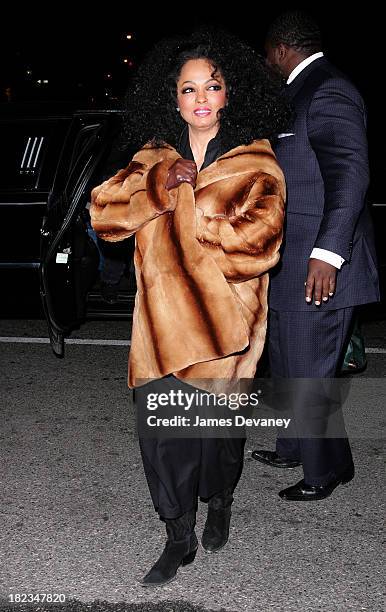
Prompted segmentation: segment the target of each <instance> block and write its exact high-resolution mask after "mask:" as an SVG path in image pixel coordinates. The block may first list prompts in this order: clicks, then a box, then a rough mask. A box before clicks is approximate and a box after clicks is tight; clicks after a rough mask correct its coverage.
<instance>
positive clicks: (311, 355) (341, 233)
mask: <svg viewBox="0 0 386 612" xmlns="http://www.w3.org/2000/svg"><path fill="white" fill-rule="evenodd" d="M287 92H288V95H289V97H290V99H291V100H292V102H293V105H294V108H295V112H296V116H295V120H294V123H293V126H292V127H291V129H290V130H288V133H291V134H292V135H282V137H280V138H278V139H277V141H276V143H273V144H274V150H275V153H276V156H277V159H278V162H279V164H280V166H281V168H282V170H283V172H284V174H285V177H286V182H287V190H288V193H287V208H286V227H285V239H284V243H283V247H282V258H281V262H280V264H279V266H278V267H277V268H276V269H275V271H274V272H273V273H272V276H271V288H270V297H269V300H270V301H269V305H270V325H269V330H270V332H269V354H270V362H271V370H272V374H273V376H274V377H275V376H279V377H280V376H283V377H286V378H291V377H294V378H295V377H296V378H297V377H300V378H303V377H304V378H306V377H308V378H324V377H333V376H335V375H336V373H337V372H338V368H339V366H340V361H341V359H342V356H343V354H344V349H345V344H346V342H347V340H348V334H349V330H350V322H351V319H352V314H353V307H354V306H356V305H359V304H365V303H369V302H374V301H377V300H378V299H379V290H378V277H377V268H376V257H375V250H374V240H373V232H372V226H371V220H370V216H369V211H368V208H367V206H366V204H365V197H366V191H367V188H368V181H369V176H368V159H367V138H366V126H365V124H366V119H365V107H364V103H363V100H362V98H361V96H360V94H359V93H358V91H357V90H356V88H355V87H354V86H353V85H352V83H350V81H349V80H348V79H347V78H346V77H345V76H344V75H343V74H342V73H340V72H339V71H338V70H337V69H336V68H334V67H333V66H332V65H331V64H330V63H329V62H328V61H327V60H326V59H325V58H324V57H322V58H319V59H316V60H314V61H313V62H312V63H311V64H310V65H309V66H307V67H306V68H305V69H304V70H303V71H302V72H301V73H300V74H299V75H298V76H297V77H296V78H295V79H294V80H293V81H292V83H291V84H290V85H288V86H287ZM314 247H315V248H321V249H326V250H329V251H332V252H334V253H336V254H338V255H340V256H341V257H343V258H344V259H345V263H344V264H343V266H342V268H341V270H339V271H338V273H337V286H336V293H335V295H334V297H333V298H331V299H330V300H329V302H328V303H323V304H322V305H321V306H320V307H317V306H315V304H314V303H313V302H312V303H311V304H307V303H306V301H305V296H304V281H305V279H306V277H307V264H308V260H309V257H310V254H311V252H312V249H313V248H314ZM303 409H304V406H303ZM277 452H278V453H279V454H280V455H281V456H283V457H288V458H296V459H299V460H301V461H302V462H303V468H304V474H305V481H306V482H307V484H315V485H318V484H326V483H327V482H328V481H329V480H331V479H332V478H334V477H335V476H339V474H340V472H341V471H343V470H344V469H345V468H346V467H347V466H348V465H349V464H350V463H351V461H352V458H351V451H350V446H349V443H348V441H347V439H345V438H336V439H324V440H323V439H320V440H319V439H313V440H310V439H300V440H298V439H289V440H288V439H287V440H286V439H278V443H277Z"/></svg>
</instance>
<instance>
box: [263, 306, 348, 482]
mask: <svg viewBox="0 0 386 612" xmlns="http://www.w3.org/2000/svg"><path fill="white" fill-rule="evenodd" d="M353 313H354V309H353V308H342V309H338V310H330V311H323V305H322V306H321V309H320V310H318V311H316V312H315V311H311V312H279V311H275V310H270V313H269V324H268V330H269V344H268V347H269V359H270V366H271V374H272V376H273V378H278V379H283V378H284V379H286V378H287V379H308V380H311V379H315V385H317V384H318V382H317V381H318V379H328V378H333V377H336V376H337V374H338V372H339V370H340V367H341V364H342V360H343V357H344V352H345V350H346V347H347V343H348V340H349V336H350V331H351V330H350V327H351V323H352V319H353ZM295 382H296V381H295ZM311 382H312V381H311ZM300 391H301V389H300ZM299 397H301V394H299ZM312 410H313V409H312V401H307V390H306V391H305V393H304V394H303V396H302V400H301V402H300V403H298V404H297V405H295V406H294V407H293V412H294V417H295V423H296V417H297V416H298V417H299V420H302V422H303V423H306V421H307V412H308V413H309V416H310V422H311V419H312V418H313V417H314V415H313V414H312ZM334 417H335V420H336V422H337V425H336V429H337V431H340V432H341V433H339V437H325V438H323V437H314V438H307V437H306V436H303V437H300V438H296V437H288V438H284V437H279V438H278V439H277V443H276V451H277V453H278V454H279V455H280V456H281V457H285V458H288V459H295V460H297V461H301V462H302V464H303V470H304V480H305V482H306V483H307V484H310V485H324V484H327V483H328V482H329V481H331V480H333V479H334V478H336V477H338V476H339V475H340V474H341V473H342V472H343V471H344V470H345V469H347V468H348V467H349V466H350V465H352V455H351V449H350V444H349V441H348V439H347V435H346V432H345V428H344V421H343V416H342V413H341V411H340V412H337V413H336V414H335V415H334ZM306 424H307V423H306Z"/></svg>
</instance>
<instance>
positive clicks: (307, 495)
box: [279, 465, 354, 501]
mask: <svg viewBox="0 0 386 612" xmlns="http://www.w3.org/2000/svg"><path fill="white" fill-rule="evenodd" d="M353 478H354V466H353V465H352V466H350V467H349V468H347V470H345V471H344V472H343V473H342V474H341V476H339V477H338V478H336V479H335V480H332V481H331V482H329V483H328V484H326V485H319V486H317V485H308V484H306V483H305V482H304V480H300V482H298V483H297V484H295V485H293V486H292V487H288V488H287V489H283V490H282V491H280V492H279V495H280V497H281V498H282V499H286V500H287V501H318V500H320V499H326V497H329V496H330V495H331V493H332V492H333V490H334V489H336V487H337V486H338V485H340V484H346V483H348V482H350V480H352V479H353Z"/></svg>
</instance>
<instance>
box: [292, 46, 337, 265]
mask: <svg viewBox="0 0 386 612" xmlns="http://www.w3.org/2000/svg"><path fill="white" fill-rule="evenodd" d="M323 55H324V54H323V52H322V51H319V52H318V53H314V54H313V55H310V56H309V57H307V58H306V59H305V60H303V61H302V62H300V64H298V65H297V66H296V68H294V69H293V71H292V72H291V74H290V75H289V77H288V79H287V85H289V84H290V83H292V81H293V80H294V79H296V77H297V76H298V75H299V74H300V73H301V71H302V70H304V68H306V67H307V66H309V65H310V64H311V63H312V62H314V61H315V60H316V59H319V57H323ZM311 257H313V258H314V259H320V260H321V261H325V262H327V263H329V264H331V265H332V266H334V267H335V268H338V270H340V269H341V267H342V265H343V264H344V261H345V260H344V259H343V257H341V256H340V255H337V254H336V253H333V252H332V251H327V249H318V248H316V249H312V253H311V255H310V258H311Z"/></svg>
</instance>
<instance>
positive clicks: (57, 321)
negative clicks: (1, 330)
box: [0, 106, 136, 355]
mask: <svg viewBox="0 0 386 612" xmlns="http://www.w3.org/2000/svg"><path fill="white" fill-rule="evenodd" d="M121 122H122V115H121V112H120V111H119V110H114V109H111V110H110V109H109V110H84V111H82V110H74V109H71V108H63V107H56V108H50V109H46V108H44V107H42V106H40V107H38V108H37V107H31V106H28V107H24V108H20V107H14V106H11V107H9V108H8V107H6V108H4V109H3V112H2V113H1V117H0V130H1V141H2V144H3V146H2V172H1V184H0V207H1V212H2V219H3V225H2V226H3V236H2V240H1V244H0V272H1V283H2V287H3V299H2V304H1V310H2V315H3V316H14V315H19V316H23V315H24V316H26V315H27V308H34V307H35V306H36V297H37V296H38V294H39V292H40V298H41V304H42V307H43V310H44V314H45V316H46V318H47V321H48V325H49V331H50V338H51V344H52V347H53V350H54V352H55V353H56V354H57V355H62V354H63V348H64V336H65V335H66V334H68V333H69V332H70V330H71V329H73V328H74V327H76V326H78V325H79V324H80V323H81V322H82V321H84V320H85V318H89V317H106V316H107V317H128V316H130V315H131V313H132V310H133V304H134V296H135V291H136V286H135V276H134V270H133V266H132V265H130V263H131V262H130V257H128V261H127V269H126V276H124V277H123V280H122V283H121V286H120V288H119V293H118V300H117V302H116V303H115V304H112V305H110V304H108V303H106V301H104V300H103V299H101V293H100V283H99V274H98V272H99V266H100V259H101V253H100V250H99V249H98V245H97V241H96V237H95V235H94V236H93V232H92V230H91V227H90V223H89V214H88V209H87V206H88V204H89V201H90V192H91V189H92V187H93V186H95V185H97V184H99V183H100V182H101V181H102V180H104V178H106V177H107V176H109V175H111V174H113V173H114V172H115V171H116V170H117V168H118V167H122V166H125V165H126V164H127V163H128V159H127V156H128V153H127V152H119V155H117V151H116V147H115V145H116V142H117V139H119V134H120V128H121ZM114 147H115V149H114ZM114 151H115V153H114ZM112 152H113V154H112ZM4 230H5V231H4ZM132 251H133V246H132V245H128V254H132ZM39 287H40V291H39ZM27 316H28V315H27Z"/></svg>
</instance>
